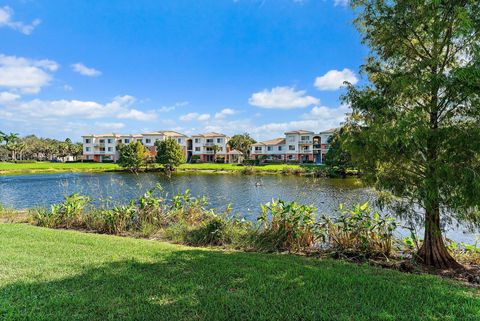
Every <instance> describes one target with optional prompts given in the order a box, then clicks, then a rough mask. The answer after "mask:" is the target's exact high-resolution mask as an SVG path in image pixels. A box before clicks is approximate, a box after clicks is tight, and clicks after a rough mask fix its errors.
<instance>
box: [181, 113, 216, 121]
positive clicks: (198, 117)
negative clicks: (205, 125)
mask: <svg viewBox="0 0 480 321" xmlns="http://www.w3.org/2000/svg"><path fill="white" fill-rule="evenodd" d="M209 119H210V114H199V113H188V114H185V115H182V116H180V120H181V121H192V120H197V121H207V120H209Z"/></svg>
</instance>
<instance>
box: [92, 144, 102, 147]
mask: <svg viewBox="0 0 480 321" xmlns="http://www.w3.org/2000/svg"><path fill="white" fill-rule="evenodd" d="M93 146H102V147H103V146H105V143H94V144H93Z"/></svg>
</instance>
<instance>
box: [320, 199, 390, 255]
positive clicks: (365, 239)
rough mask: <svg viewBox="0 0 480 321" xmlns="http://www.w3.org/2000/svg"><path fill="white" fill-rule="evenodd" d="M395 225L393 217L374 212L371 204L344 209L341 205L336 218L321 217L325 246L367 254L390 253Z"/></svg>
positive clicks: (322, 236)
mask: <svg viewBox="0 0 480 321" xmlns="http://www.w3.org/2000/svg"><path fill="white" fill-rule="evenodd" d="M396 228H397V223H396V221H395V219H394V218H392V217H390V216H381V215H380V214H379V213H378V212H377V211H372V210H371V209H370V207H369V206H368V203H365V204H363V205H360V204H357V205H356V206H355V207H354V208H353V209H345V210H344V209H343V205H342V204H340V207H339V215H338V216H337V217H333V218H332V217H328V216H322V218H321V219H320V221H319V223H318V232H319V236H320V237H321V238H322V241H323V243H324V245H326V246H327V247H330V248H331V249H334V250H337V251H340V252H343V253H355V254H359V255H363V256H366V257H370V256H378V255H383V256H390V255H391V253H392V250H393V243H394V238H393V232H394V231H395V229H396Z"/></svg>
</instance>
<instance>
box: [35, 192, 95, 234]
mask: <svg viewBox="0 0 480 321" xmlns="http://www.w3.org/2000/svg"><path fill="white" fill-rule="evenodd" d="M89 201H90V199H89V198H88V197H86V196H82V195H78V194H72V195H70V196H66V197H65V199H64V201H63V203H60V204H54V205H52V206H51V209H50V211H48V210H47V209H44V208H37V209H34V211H33V216H32V218H33V220H34V222H35V223H36V224H37V225H40V226H44V227H66V228H70V227H73V226H79V225H81V221H82V217H81V216H82V214H83V213H84V210H85V207H86V205H87V204H88V202H89Z"/></svg>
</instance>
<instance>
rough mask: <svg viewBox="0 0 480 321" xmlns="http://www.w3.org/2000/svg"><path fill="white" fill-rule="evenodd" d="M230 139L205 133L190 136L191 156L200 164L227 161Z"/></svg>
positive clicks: (217, 134)
mask: <svg viewBox="0 0 480 321" xmlns="http://www.w3.org/2000/svg"><path fill="white" fill-rule="evenodd" d="M229 140H230V137H228V136H227V135H224V134H220V133H205V134H197V135H193V136H192V154H191V156H192V157H194V158H196V159H198V160H200V161H201V162H217V161H221V160H223V161H224V162H225V163H227V162H228V161H229V152H230V147H229V146H228V141H229Z"/></svg>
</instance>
